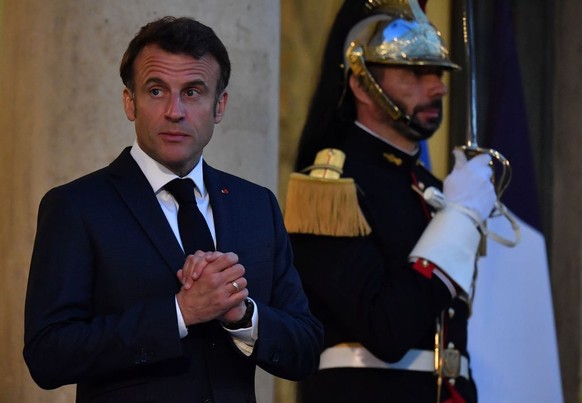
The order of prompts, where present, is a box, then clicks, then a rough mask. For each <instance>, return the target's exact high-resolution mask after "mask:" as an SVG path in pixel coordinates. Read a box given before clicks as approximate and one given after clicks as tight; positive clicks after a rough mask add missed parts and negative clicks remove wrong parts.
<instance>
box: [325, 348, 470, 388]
mask: <svg viewBox="0 0 582 403" xmlns="http://www.w3.org/2000/svg"><path fill="white" fill-rule="evenodd" d="M342 367H344V368H345V367H350V368H380V369H400V370H405V371H423V372H434V371H435V364H434V351H431V350H417V349H410V350H408V352H407V353H406V354H405V355H404V357H402V359H401V360H400V361H397V362H386V361H382V360H380V359H379V358H377V357H375V356H374V355H373V354H372V353H370V352H369V351H368V350H366V348H365V347H363V346H362V345H360V344H357V343H355V344H348V343H346V344H338V345H337V346H333V347H329V348H326V349H325V350H324V351H323V352H322V353H321V357H320V360H319V369H328V368H342ZM459 376H462V377H464V378H466V379H469V360H468V359H467V357H464V356H461V362H460V371H459Z"/></svg>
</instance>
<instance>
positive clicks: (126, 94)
mask: <svg viewBox="0 0 582 403" xmlns="http://www.w3.org/2000/svg"><path fill="white" fill-rule="evenodd" d="M123 109H124V110H125V116H127V118H128V119H129V120H131V121H132V122H133V121H134V120H135V99H134V95H133V93H132V92H131V91H130V90H129V88H127V87H125V88H124V89H123Z"/></svg>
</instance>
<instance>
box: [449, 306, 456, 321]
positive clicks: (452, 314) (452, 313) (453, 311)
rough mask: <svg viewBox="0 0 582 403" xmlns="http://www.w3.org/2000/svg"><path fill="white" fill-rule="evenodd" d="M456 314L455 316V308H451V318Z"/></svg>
mask: <svg viewBox="0 0 582 403" xmlns="http://www.w3.org/2000/svg"><path fill="white" fill-rule="evenodd" d="M454 316H455V310H454V309H453V308H449V318H450V319H453V317H454Z"/></svg>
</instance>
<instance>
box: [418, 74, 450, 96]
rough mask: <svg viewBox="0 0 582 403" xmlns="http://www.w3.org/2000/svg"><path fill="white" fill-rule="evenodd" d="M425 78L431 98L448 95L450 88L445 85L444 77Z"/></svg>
mask: <svg viewBox="0 0 582 403" xmlns="http://www.w3.org/2000/svg"><path fill="white" fill-rule="evenodd" d="M424 78H425V80H426V85H427V88H428V95H429V97H430V98H438V97H444V96H445V95H447V94H448V92H449V88H448V87H447V85H446V84H445V82H444V80H443V77H442V76H440V75H438V74H427V75H426V76H425V77H424Z"/></svg>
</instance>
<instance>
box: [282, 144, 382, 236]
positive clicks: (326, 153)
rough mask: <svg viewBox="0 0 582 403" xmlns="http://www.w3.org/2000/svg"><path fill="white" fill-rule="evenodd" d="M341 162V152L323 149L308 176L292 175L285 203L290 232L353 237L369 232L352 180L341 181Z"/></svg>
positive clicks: (286, 221)
mask: <svg viewBox="0 0 582 403" xmlns="http://www.w3.org/2000/svg"><path fill="white" fill-rule="evenodd" d="M344 159H345V155H344V154H343V152H341V151H340V150H336V149H325V150H322V151H320V152H319V153H318V154H317V157H316V159H315V163H314V165H312V166H311V167H308V168H307V170H310V171H311V172H310V174H309V175H306V174H301V173H293V174H291V177H290V179H289V187H288V190H287V200H286V203H285V226H286V228H287V231H288V232H289V233H299V234H314V235H327V236H338V237H340V236H346V237H355V236H364V235H369V234H370V233H371V232H372V229H371V228H370V225H369V224H368V222H367V221H366V218H365V217H364V214H363V213H362V210H361V209H360V206H359V204H358V197H357V192H356V184H355V182H354V180H353V179H351V178H340V174H341V168H342V167H343V161H344Z"/></svg>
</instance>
